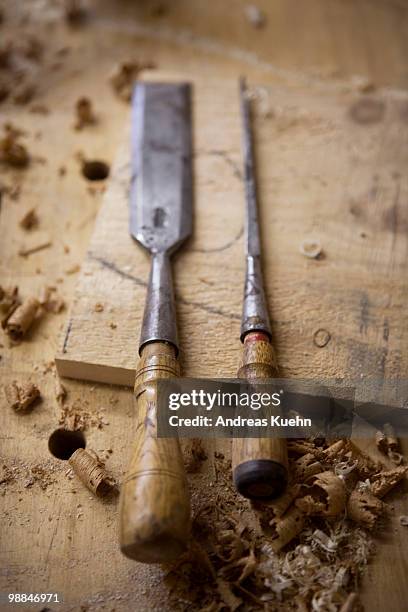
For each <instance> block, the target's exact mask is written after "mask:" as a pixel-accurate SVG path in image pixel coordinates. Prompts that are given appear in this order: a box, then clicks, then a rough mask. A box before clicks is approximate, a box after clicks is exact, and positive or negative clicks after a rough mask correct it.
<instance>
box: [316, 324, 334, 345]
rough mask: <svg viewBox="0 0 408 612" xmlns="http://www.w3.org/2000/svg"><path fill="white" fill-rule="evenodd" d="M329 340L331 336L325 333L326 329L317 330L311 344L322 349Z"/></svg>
mask: <svg viewBox="0 0 408 612" xmlns="http://www.w3.org/2000/svg"><path fill="white" fill-rule="evenodd" d="M330 340H331V334H330V332H328V331H327V329H323V328H320V329H317V330H316V331H315V332H314V334H313V344H314V345H315V346H317V347H318V348H324V347H325V346H326V345H327V344H329V342H330Z"/></svg>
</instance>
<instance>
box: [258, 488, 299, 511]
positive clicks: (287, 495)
mask: <svg viewBox="0 0 408 612" xmlns="http://www.w3.org/2000/svg"><path fill="white" fill-rule="evenodd" d="M300 490H301V487H300V484H293V485H290V486H288V487H287V489H286V491H285V492H284V493H282V495H280V496H279V497H278V498H277V499H273V500H271V501H269V502H252V505H253V508H254V509H255V510H258V511H262V510H263V511H265V508H266V507H267V508H268V510H270V511H271V515H272V518H273V517H281V516H283V515H284V514H285V512H286V510H287V509H288V508H289V506H290V505H291V504H292V503H293V501H294V500H295V499H296V498H297V496H298V495H299V493H300Z"/></svg>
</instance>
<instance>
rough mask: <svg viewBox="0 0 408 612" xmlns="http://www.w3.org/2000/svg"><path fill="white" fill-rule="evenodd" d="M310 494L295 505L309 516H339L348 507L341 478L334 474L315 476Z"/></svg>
mask: <svg viewBox="0 0 408 612" xmlns="http://www.w3.org/2000/svg"><path fill="white" fill-rule="evenodd" d="M307 491H308V493H307V495H305V496H304V497H302V498H299V499H297V500H296V502H295V504H296V506H297V507H298V508H300V510H302V512H304V513H305V514H307V515H311V516H313V515H320V516H326V517H334V516H339V515H341V514H342V512H343V511H344V508H345V506H346V489H345V486H344V482H343V480H342V479H341V478H339V477H338V476H336V475H335V474H333V472H329V471H327V472H323V473H321V474H318V475H317V476H314V477H313V479H312V481H311V486H310V488H308V490H307Z"/></svg>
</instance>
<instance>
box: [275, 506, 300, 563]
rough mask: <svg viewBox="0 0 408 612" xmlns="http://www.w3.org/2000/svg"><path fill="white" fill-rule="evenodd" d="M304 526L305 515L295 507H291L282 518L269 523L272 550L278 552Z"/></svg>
mask: <svg viewBox="0 0 408 612" xmlns="http://www.w3.org/2000/svg"><path fill="white" fill-rule="evenodd" d="M304 525H305V515H304V514H303V513H302V512H301V511H300V510H299V508H297V507H296V506H291V508H289V510H288V511H287V512H286V513H285V514H284V515H283V516H282V517H279V518H275V519H272V521H271V522H270V528H271V535H270V544H271V547H272V550H273V551H274V552H279V551H280V550H281V549H282V548H283V547H284V546H286V545H287V544H289V542H291V541H292V540H293V539H294V538H295V537H296V536H297V535H299V533H300V532H301V531H302V529H303V527H304Z"/></svg>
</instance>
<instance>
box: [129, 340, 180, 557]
mask: <svg viewBox="0 0 408 612" xmlns="http://www.w3.org/2000/svg"><path fill="white" fill-rule="evenodd" d="M179 374H180V368H179V365H178V361H177V359H176V356H175V349H174V347H173V346H171V345H169V344H165V343H164V342H152V343H150V344H147V345H146V346H145V347H144V348H143V350H142V354H141V358H140V361H139V364H138V369H137V374H136V381H135V389H134V395H135V402H136V406H135V409H136V419H137V427H136V439H135V443H134V447H133V454H132V458H131V460H130V464H129V467H128V471H127V474H126V476H125V479H124V481H123V483H122V487H121V493H120V496H121V501H120V508H119V525H120V527H119V532H120V546H121V550H122V552H123V553H124V554H125V555H126V556H127V557H130V558H131V559H135V560H136V561H143V562H145V563H167V562H170V561H174V559H176V558H177V557H179V556H180V555H181V553H183V552H184V551H185V550H186V548H187V543H188V540H189V536H190V499H189V492H188V485H187V479H186V474H185V472H184V465H183V459H182V456H181V450H180V445H179V441H178V439H177V438H158V437H157V401H158V400H157V380H159V379H161V378H172V377H174V376H179Z"/></svg>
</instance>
